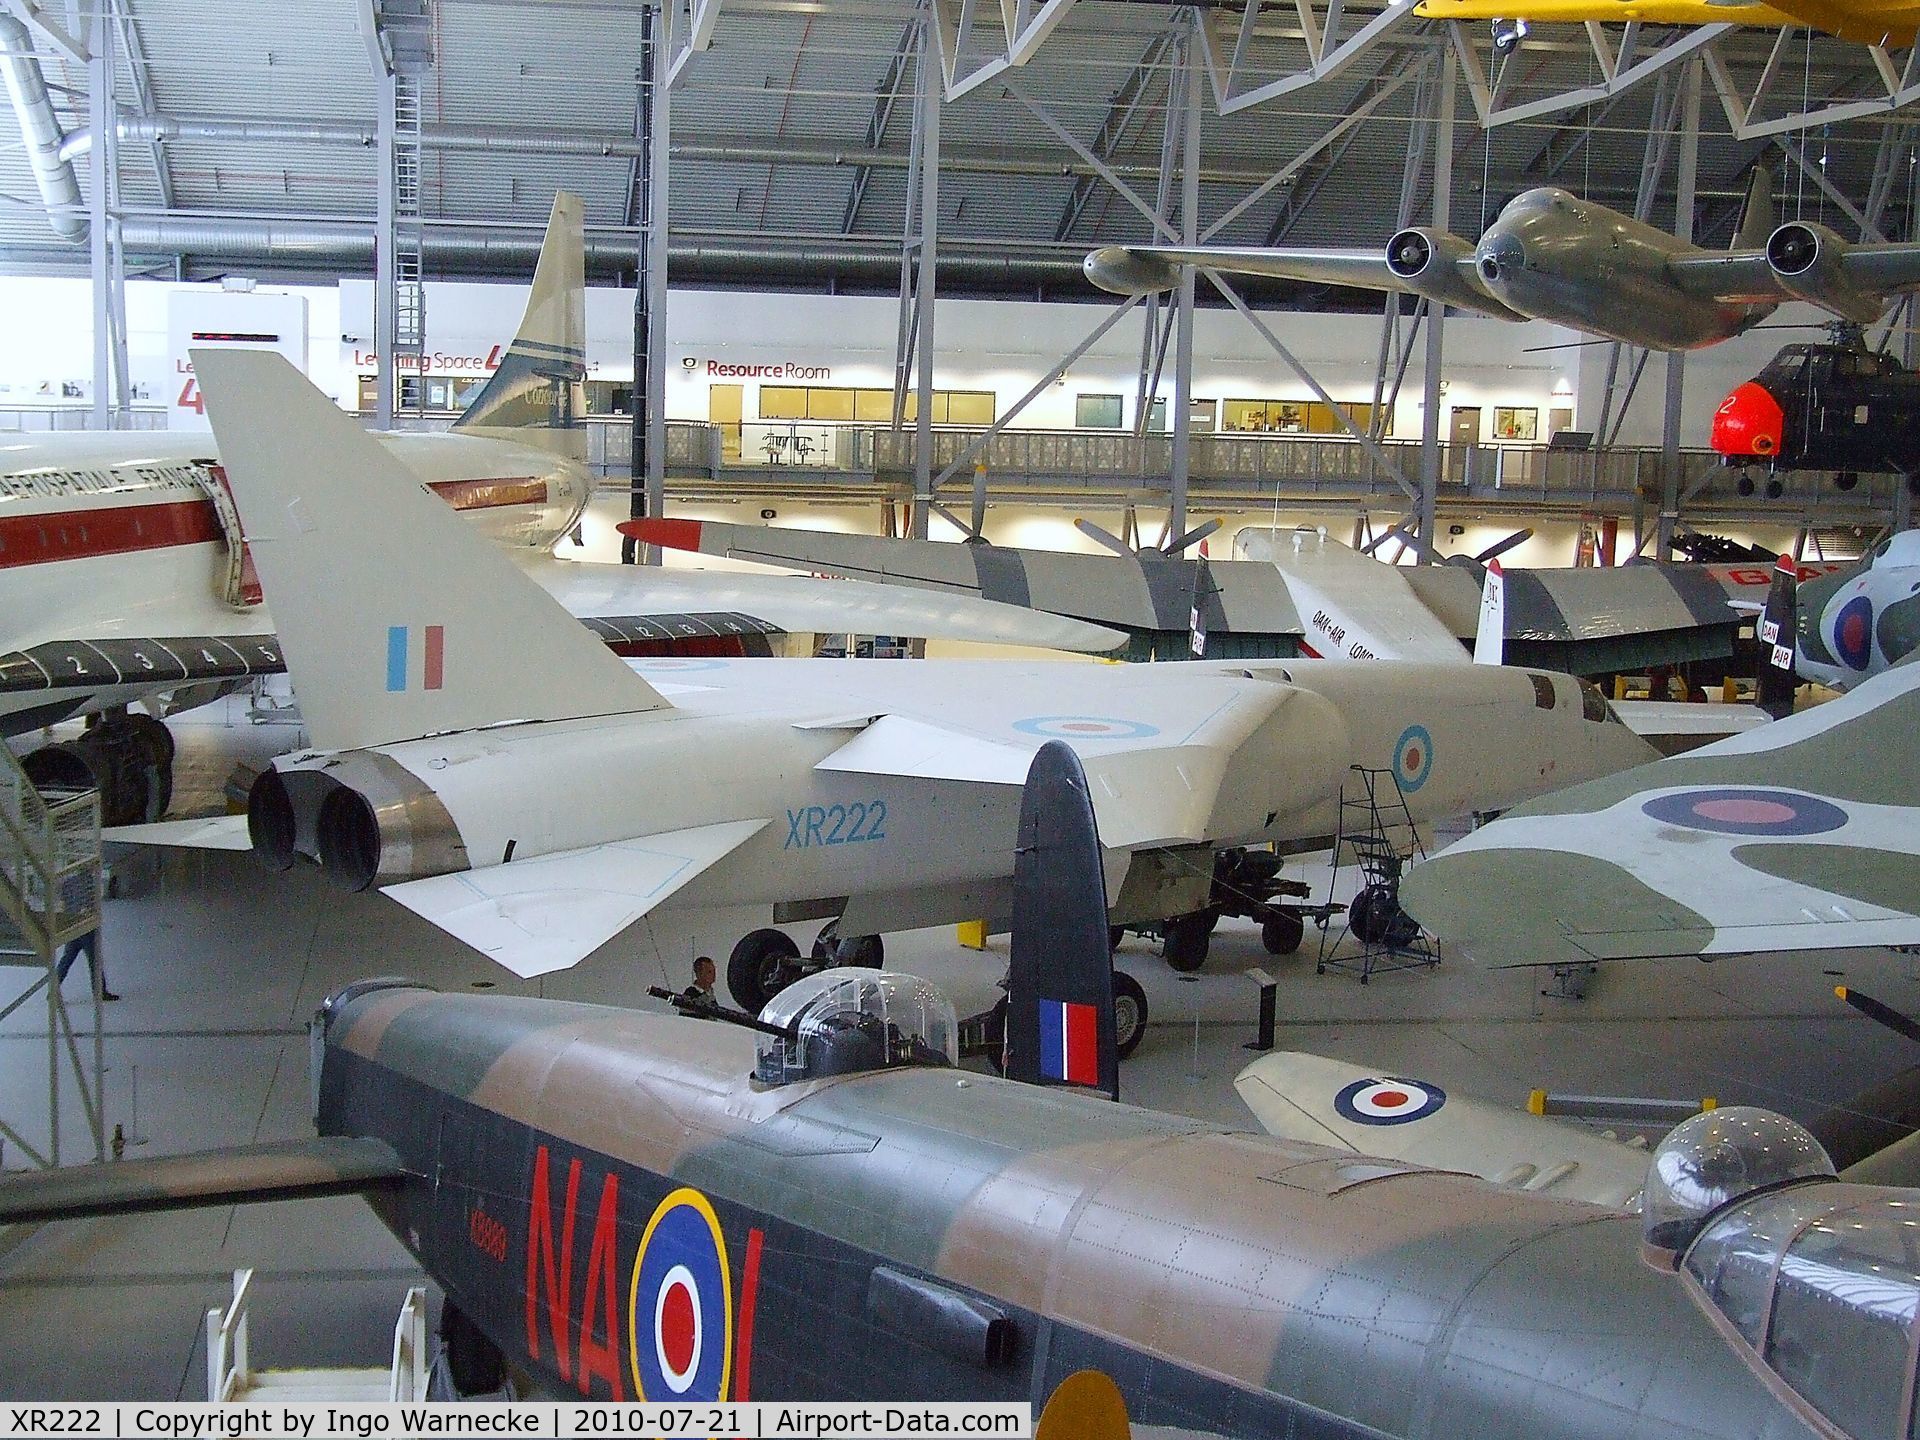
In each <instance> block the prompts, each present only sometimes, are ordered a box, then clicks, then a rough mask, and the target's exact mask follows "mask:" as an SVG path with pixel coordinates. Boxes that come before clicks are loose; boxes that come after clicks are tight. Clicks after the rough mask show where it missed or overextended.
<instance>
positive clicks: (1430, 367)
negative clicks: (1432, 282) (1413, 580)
mask: <svg viewBox="0 0 1920 1440" xmlns="http://www.w3.org/2000/svg"><path fill="white" fill-rule="evenodd" d="M1434 63H1435V64H1436V65H1438V66H1439V67H1440V73H1439V75H1438V76H1437V77H1436V81H1437V83H1436V84H1435V85H1434V87H1433V90H1434V99H1433V228H1434V229H1435V230H1437V231H1439V232H1440V233H1441V234H1443V235H1444V234H1446V233H1447V232H1448V231H1449V230H1451V229H1452V228H1453V110H1454V74H1455V66H1454V59H1453V53H1452V52H1451V51H1449V50H1439V51H1436V52H1435V54H1434ZM1446 316H1447V307H1446V306H1445V305H1439V304H1430V305H1428V307H1427V354H1426V362H1425V372H1424V374H1423V376H1422V379H1423V382H1424V388H1425V392H1426V408H1425V410H1424V412H1423V413H1422V415H1421V417H1420V497H1419V500H1418V501H1417V502H1416V503H1417V505H1418V515H1419V520H1418V526H1419V545H1420V553H1421V555H1422V556H1424V557H1425V558H1427V559H1429V560H1433V559H1438V558H1439V550H1438V548H1437V547H1436V546H1435V545H1434V543H1433V531H1434V511H1435V509H1436V507H1437V505H1438V502H1439V494H1440V460H1441V451H1440V436H1441V430H1440V366H1441V363H1442V358H1443V357H1442V340H1443V337H1444V334H1445V331H1446Z"/></svg>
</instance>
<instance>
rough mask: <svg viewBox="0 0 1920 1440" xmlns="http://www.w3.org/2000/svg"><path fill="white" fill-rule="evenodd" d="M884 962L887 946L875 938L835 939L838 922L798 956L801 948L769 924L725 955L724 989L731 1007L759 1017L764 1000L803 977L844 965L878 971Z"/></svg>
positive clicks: (821, 932)
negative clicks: (730, 992)
mask: <svg viewBox="0 0 1920 1440" xmlns="http://www.w3.org/2000/svg"><path fill="white" fill-rule="evenodd" d="M884 963H886V946H885V944H884V943H883V942H882V941H881V939H880V937H879V936H878V935H849V936H847V937H845V938H844V939H843V938H842V937H841V935H840V922H839V921H838V920H829V921H828V922H827V923H826V924H825V925H824V926H822V927H821V930H820V933H819V935H818V936H816V937H815V939H814V942H813V948H812V950H811V951H809V953H808V954H807V955H806V956H805V957H804V958H802V956H801V954H800V947H799V946H798V945H796V944H795V943H794V942H793V938H792V937H791V936H789V935H788V934H787V933H786V932H785V931H783V930H775V929H774V928H772V927H771V926H768V927H766V928H764V929H760V930H754V931H751V932H750V933H748V934H747V935H745V936H743V937H742V938H741V940H740V943H739V944H738V945H735V946H734V947H733V953H732V954H731V955H729V956H728V957H727V989H728V990H730V991H732V992H733V1003H734V1004H736V1005H738V1006H739V1007H740V1008H741V1009H742V1010H745V1011H746V1012H748V1013H749V1014H751V1015H758V1014H759V1013H760V1011H761V1010H762V1009H763V1008H765V1006H766V1003H767V1001H769V1000H771V999H772V998H773V997H774V996H776V995H778V994H779V993H780V992H781V991H782V990H784V989H786V988H787V986H789V985H791V984H792V983H793V982H794V981H796V980H798V979H799V978H800V977H801V976H803V975H811V974H813V973H814V972H815V971H817V970H827V969H833V968H837V967H839V966H843V965H863V966H867V967H870V968H872V969H875V970H877V969H879V968H880V967H881V965H883V964H884Z"/></svg>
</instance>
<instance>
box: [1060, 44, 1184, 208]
mask: <svg viewBox="0 0 1920 1440" xmlns="http://www.w3.org/2000/svg"><path fill="white" fill-rule="evenodd" d="M1174 39H1175V32H1174V31H1173V30H1171V29H1169V30H1165V31H1163V32H1161V33H1160V34H1158V35H1156V36H1154V37H1153V40H1152V42H1151V43H1149V44H1148V46H1147V48H1146V52H1145V53H1144V54H1143V55H1141V57H1140V58H1139V59H1138V60H1137V61H1135V62H1134V66H1133V69H1132V70H1130V71H1128V72H1127V78H1126V79H1125V80H1123V81H1121V82H1120V86H1119V88H1118V89H1116V90H1115V91H1114V92H1113V95H1112V96H1111V97H1110V98H1109V99H1108V101H1107V113H1106V114H1105V115H1104V116H1103V117H1102V118H1101V121H1100V128H1099V129H1098V130H1096V131H1095V132H1094V135H1093V145H1092V147H1091V148H1092V150H1093V152H1094V153H1095V154H1096V155H1098V156H1099V157H1100V158H1101V159H1102V160H1111V159H1112V158H1113V155H1114V152H1115V151H1116V150H1118V149H1119V148H1120V144H1121V142H1122V141H1123V140H1124V139H1125V138H1126V134H1127V131H1128V130H1129V129H1131V128H1132V126H1133V122H1134V120H1135V118H1136V117H1137V116H1138V115H1139V114H1140V113H1141V111H1142V110H1143V109H1144V108H1145V104H1146V98H1147V94H1148V92H1149V91H1150V90H1151V89H1152V88H1153V82H1154V81H1155V80H1156V79H1157V78H1159V73H1160V69H1161V67H1162V66H1163V65H1164V64H1165V63H1166V60H1167V53H1168V51H1169V50H1170V49H1171V48H1172V46H1173V43H1174ZM1097 184H1098V178H1097V177H1096V176H1093V175H1080V176H1076V177H1075V178H1074V182H1073V190H1072V192H1071V193H1070V194H1068V196H1067V203H1066V204H1065V206H1063V207H1062V208H1061V211H1060V218H1059V220H1058V221H1056V222H1055V223H1054V227H1053V238H1054V239H1056V240H1065V239H1066V238H1067V237H1068V236H1070V235H1071V234H1072V233H1073V227H1074V226H1075V225H1076V224H1078V223H1079V220H1080V215H1081V212H1082V211H1084V210H1085V209H1086V208H1087V202H1088V201H1089V200H1090V199H1092V198H1093V193H1094V188H1095V186H1096V185H1097Z"/></svg>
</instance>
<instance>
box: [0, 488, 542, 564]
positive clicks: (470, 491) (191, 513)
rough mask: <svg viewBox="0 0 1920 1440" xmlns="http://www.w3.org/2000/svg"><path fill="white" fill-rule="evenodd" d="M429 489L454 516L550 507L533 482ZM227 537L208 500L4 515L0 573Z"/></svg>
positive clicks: (0, 530)
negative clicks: (520, 507) (518, 507)
mask: <svg viewBox="0 0 1920 1440" xmlns="http://www.w3.org/2000/svg"><path fill="white" fill-rule="evenodd" d="M427 488H428V489H430V490H432V491H433V493H434V494H436V495H438V496H439V497H440V498H441V499H442V500H444V501H446V502H447V503H448V504H449V505H451V506H452V507H453V508H454V509H456V510H499V509H504V508H507V507H510V506H514V505H545V504H546V503H547V482H546V481H544V480H538V479H535V478H533V477H532V476H512V477H507V478H503V479H498V480H440V481H436V482H435V483H433V484H431V485H429V486H428V487H427ZM225 538H226V537H225V535H224V534H223V533H222V532H221V529H220V517H219V516H218V515H217V514H216V513H215V512H214V508H213V502H212V501H209V500H170V501H168V502H166V503H165V504H162V505H102V506H98V507H94V508H87V509H80V510H59V511H54V512H51V513H48V514H41V515H0V570H4V569H9V568H11V567H13V566H16V565H47V564H51V563H53V562H55V561H59V560H90V559H93V558H95V557H98V556H102V555H131V554H134V553H136V552H138V551H141V550H166V549H170V548H172V547H174V546H176V545H213V544H218V543H220V542H221V541H223V540H224V539H225Z"/></svg>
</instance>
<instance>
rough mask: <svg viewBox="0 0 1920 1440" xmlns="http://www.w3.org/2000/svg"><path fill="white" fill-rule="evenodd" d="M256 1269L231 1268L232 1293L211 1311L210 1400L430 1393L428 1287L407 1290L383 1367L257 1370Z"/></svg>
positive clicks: (301, 1400)
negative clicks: (251, 1314)
mask: <svg viewBox="0 0 1920 1440" xmlns="http://www.w3.org/2000/svg"><path fill="white" fill-rule="evenodd" d="M252 1287H253V1271H251V1270H236V1271H234V1272H233V1298H232V1299H231V1300H230V1301H228V1302H227V1304H226V1305H225V1306H224V1307H222V1306H219V1305H215V1306H214V1307H213V1308H212V1309H210V1310H208V1311H207V1399H208V1400H211V1401H214V1402H215V1403H222V1402H224V1403H230V1404H231V1403H252V1404H260V1403H262V1402H266V1401H279V1402H281V1403H287V1404H307V1405H312V1404H320V1403H327V1402H332V1403H346V1402H359V1403H362V1404H366V1403H377V1402H381V1401H385V1402H388V1403H392V1402H394V1401H413V1400H424V1399H426V1398H427V1377H428V1370H429V1357H428V1354H427V1290H426V1287H425V1286H424V1285H416V1286H414V1287H413V1288H412V1289H411V1290H409V1291H407V1298H406V1301H405V1303H404V1304H402V1305H401V1307H400V1318H399V1319H398V1320H397V1321H395V1322H394V1327H393V1351H392V1358H391V1361H390V1363H389V1364H388V1365H387V1367H386V1368H385V1369H381V1368H379V1367H377V1366H367V1367H365V1368H355V1369H305V1370H255V1369H254V1368H253V1357H252V1354H251V1350H250V1346H249V1343H248V1341H249V1330H250V1328H251V1327H250V1325H249V1324H248V1320H247V1301H248V1298H249V1297H248V1291H249V1290H250V1289H252Z"/></svg>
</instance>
